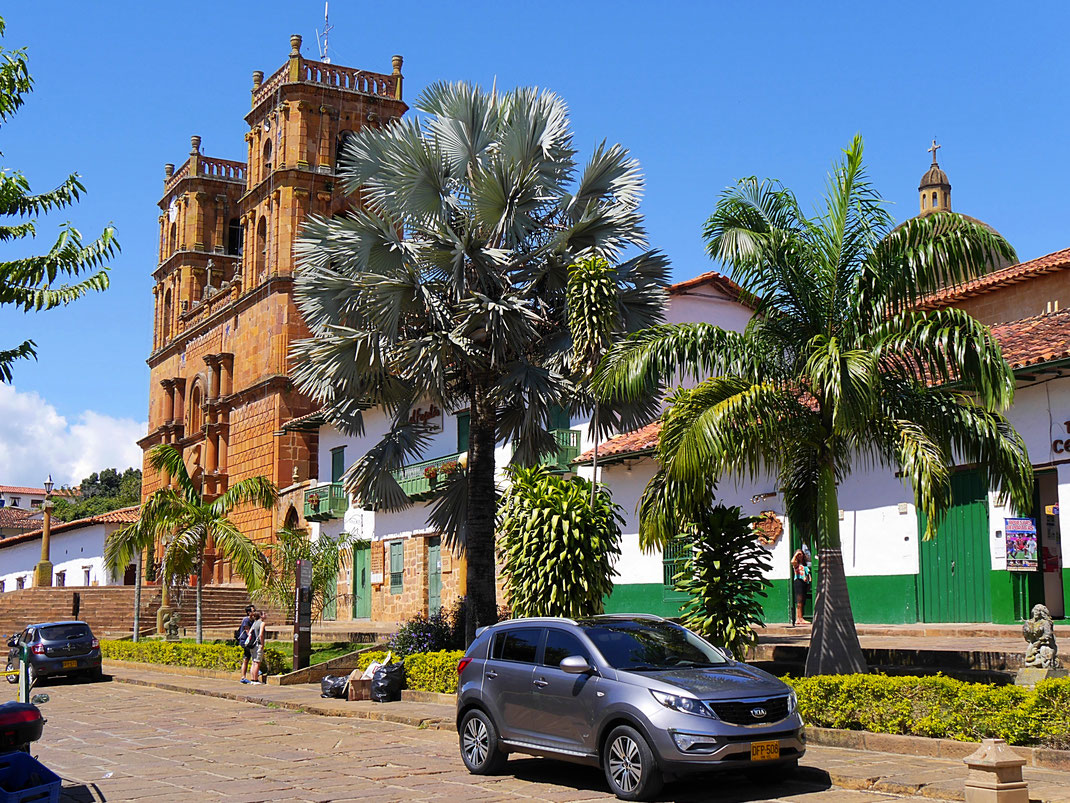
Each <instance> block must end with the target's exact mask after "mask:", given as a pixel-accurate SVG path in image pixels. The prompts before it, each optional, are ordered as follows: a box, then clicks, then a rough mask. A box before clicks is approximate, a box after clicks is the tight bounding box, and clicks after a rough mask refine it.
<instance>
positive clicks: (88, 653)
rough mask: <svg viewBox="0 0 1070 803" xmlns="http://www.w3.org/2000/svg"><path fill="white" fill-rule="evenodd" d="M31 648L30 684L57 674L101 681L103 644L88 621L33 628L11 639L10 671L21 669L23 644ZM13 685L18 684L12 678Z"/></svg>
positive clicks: (10, 679)
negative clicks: (20, 651)
mask: <svg viewBox="0 0 1070 803" xmlns="http://www.w3.org/2000/svg"><path fill="white" fill-rule="evenodd" d="M23 644H27V645H29V647H30V681H31V682H33V681H35V680H37V679H38V678H43V677H51V676H53V675H75V676H82V677H87V678H90V679H91V680H99V679H100V677H101V666H100V642H99V641H97V639H96V637H94V636H93V631H92V630H90V629H89V625H87V624H86V623H85V622H44V623H41V624H36V625H29V626H28V627H27V628H26V629H25V630H23V631H22V632H21V633H19V634H18V635H17V636H12V637H11V638H9V639H8V640H7V646H8V654H7V668H8V670H12V669H18V667H19V650H20V647H21V645H23ZM8 682H9V683H16V682H18V678H17V677H13V676H9V677H8Z"/></svg>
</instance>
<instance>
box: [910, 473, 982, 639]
mask: <svg viewBox="0 0 1070 803" xmlns="http://www.w3.org/2000/svg"><path fill="white" fill-rule="evenodd" d="M951 494H952V505H951V510H950V511H948V514H947V516H946V517H945V518H944V520H943V521H942V522H941V523H940V525H939V527H938V529H937V533H936V537H935V538H933V539H932V540H931V541H922V542H921V556H920V557H921V573H920V575H919V577H918V603H919V604H918V608H919V611H918V612H919V618H920V620H921V621H923V622H990V621H992V588H991V578H990V574H991V557H990V555H989V546H988V492H987V489H986V488H985V487H984V484H983V483H982V482H981V478H980V477H979V476H978V475H977V473H976V472H972V471H962V472H958V473H957V474H954V475H952V477H951ZM925 527H926V519H925V515H924V514H923V513H922V512H921V511H918V533H919V535H923V534H924V532H925Z"/></svg>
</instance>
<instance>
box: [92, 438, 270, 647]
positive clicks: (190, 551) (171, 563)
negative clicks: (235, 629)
mask: <svg viewBox="0 0 1070 803" xmlns="http://www.w3.org/2000/svg"><path fill="white" fill-rule="evenodd" d="M149 465H150V466H151V467H152V470H153V471H155V472H157V473H160V472H162V473H163V474H164V475H166V476H168V477H170V478H171V483H170V485H169V486H168V487H166V488H161V489H159V490H157V491H155V492H153V493H152V495H151V496H149V498H148V499H146V500H145V502H144V503H143V504H142V506H141V515H140V516H139V518H138V521H137V522H134V523H133V524H129V525H127V526H126V527H123V528H120V529H118V530H116V531H115V532H114V533H112V534H111V535H110V536H109V537H108V540H107V542H106V543H105V546H104V555H105V560H106V561H107V562H108V564H109V565H110V566H113V567H118V566H125V565H127V564H128V563H129V561H130V558H131V556H132V555H134V554H135V553H137V552H140V551H141V550H142V549H145V548H147V547H150V546H151V545H152V544H154V543H155V542H156V541H157V540H160V539H162V540H163V541H164V544H165V548H164V555H163V568H162V570H161V582H162V583H168V582H170V580H171V578H172V577H182V576H187V575H190V574H195V575H196V577H197V643H198V644H200V643H201V641H203V638H204V632H203V623H202V619H203V617H202V602H203V600H202V597H203V593H202V589H203V582H202V579H201V567H202V565H203V564H204V551H205V549H206V548H207V547H208V546H209V544H211V545H213V546H214V548H215V550H216V552H217V553H219V554H220V555H222V556H223V558H225V559H226V560H228V561H230V565H231V567H232V568H233V569H234V571H235V572H236V573H237V574H238V575H239V576H240V577H241V578H242V579H243V580H245V584H246V585H247V586H248V587H249V590H250V591H253V590H255V589H256V588H258V587H259V586H260V585H261V584H262V583H263V582H264V579H265V577H266V576H267V568H268V567H267V560H266V559H265V557H264V554H263V553H262V552H261V551H260V549H259V548H258V547H257V546H256V544H255V543H253V541H252V540H250V538H249V537H248V536H247V535H245V534H244V533H243V532H242V531H241V530H239V529H238V527H237V526H236V525H235V524H234V523H233V522H232V521H231V520H230V518H229V516H230V514H231V513H233V512H234V510H235V509H236V508H238V507H240V506H242V505H254V506H256V507H259V508H263V509H264V510H271V509H272V508H274V507H275V503H276V502H277V501H278V498H279V494H278V489H277V488H276V487H275V484H274V483H273V482H271V480H269V479H267V478H266V477H247V478H246V479H244V480H241V481H239V482H237V483H235V484H234V485H232V486H230V487H229V488H228V489H227V490H226V491H224V492H223V493H222V494H220V495H219V496H217V497H215V498H214V499H207V498H205V497H204V496H203V495H202V493H201V486H200V484H199V483H198V482H196V481H195V480H194V478H192V477H190V475H189V472H187V470H186V465H185V463H184V462H183V460H182V453H181V452H180V451H179V450H178V449H176V448H175V447H174V446H172V445H171V444H168V443H161V444H158V445H156V446H153V447H152V449H150V450H149Z"/></svg>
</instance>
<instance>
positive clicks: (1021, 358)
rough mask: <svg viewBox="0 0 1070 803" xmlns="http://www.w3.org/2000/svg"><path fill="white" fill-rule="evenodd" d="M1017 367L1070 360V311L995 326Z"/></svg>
mask: <svg viewBox="0 0 1070 803" xmlns="http://www.w3.org/2000/svg"><path fill="white" fill-rule="evenodd" d="M992 334H993V336H995V338H996V340H998V341H999V344H1000V346H1001V347H1002V348H1003V358H1004V359H1005V360H1006V361H1007V362H1008V363H1009V364H1010V366H1011V368H1013V369H1014V370H1016V371H1017V370H1019V369H1021V368H1027V367H1029V366H1033V365H1041V364H1043V363H1049V362H1056V361H1058V360H1066V359H1070V310H1064V311H1062V312H1056V313H1052V314H1050V315H1037V316H1036V317H1034V318H1024V319H1022V320H1020V321H1008V322H1007V323H997V324H995V325H994V326H992Z"/></svg>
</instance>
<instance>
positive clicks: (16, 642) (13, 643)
mask: <svg viewBox="0 0 1070 803" xmlns="http://www.w3.org/2000/svg"><path fill="white" fill-rule="evenodd" d="M18 645H19V637H18V636H12V637H11V638H9V639H8V640H7V646H9V647H17V646H18Z"/></svg>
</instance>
